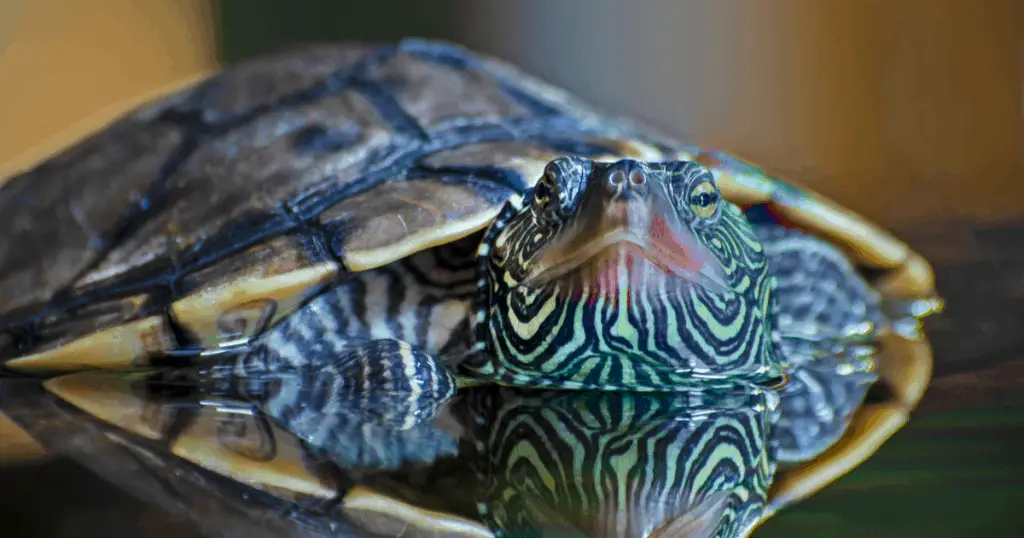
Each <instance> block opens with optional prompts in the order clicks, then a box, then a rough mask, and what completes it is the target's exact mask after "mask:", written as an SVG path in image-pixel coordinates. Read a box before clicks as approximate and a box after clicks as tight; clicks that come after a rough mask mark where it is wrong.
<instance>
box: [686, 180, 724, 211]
mask: <svg viewBox="0 0 1024 538" xmlns="http://www.w3.org/2000/svg"><path fill="white" fill-rule="evenodd" d="M718 199H719V194H718V189H717V188H715V185H714V184H713V183H711V182H710V181H702V182H701V183H699V184H698V185H697V186H696V187H694V188H693V190H691V191H690V209H692V210H693V212H694V214H696V215H697V216H698V217H702V218H707V217H710V216H712V215H714V214H715V209H717V208H718Z"/></svg>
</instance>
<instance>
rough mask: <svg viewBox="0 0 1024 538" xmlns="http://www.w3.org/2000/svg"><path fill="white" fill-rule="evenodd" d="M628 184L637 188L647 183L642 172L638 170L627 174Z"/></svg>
mask: <svg viewBox="0 0 1024 538" xmlns="http://www.w3.org/2000/svg"><path fill="white" fill-rule="evenodd" d="M629 182H630V183H632V184H633V185H636V186H638V187H639V186H640V185H643V184H644V183H646V182H647V178H646V177H644V173H643V172H641V171H639V170H633V172H632V173H630V174H629Z"/></svg>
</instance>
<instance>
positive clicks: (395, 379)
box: [236, 339, 457, 469]
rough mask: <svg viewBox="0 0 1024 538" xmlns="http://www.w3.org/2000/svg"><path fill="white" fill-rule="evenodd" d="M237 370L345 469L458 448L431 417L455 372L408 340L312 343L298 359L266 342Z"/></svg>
mask: <svg viewBox="0 0 1024 538" xmlns="http://www.w3.org/2000/svg"><path fill="white" fill-rule="evenodd" d="M236 373H237V374H241V376H242V377H243V379H245V381H246V382H247V385H248V388H247V390H246V392H247V393H248V396H249V397H250V398H252V397H255V398H254V399H256V400H257V401H259V402H261V407H262V408H263V410H264V411H265V412H266V413H267V414H268V415H269V416H271V417H272V418H273V419H274V420H276V421H277V422H278V423H279V424H280V425H281V426H282V427H284V428H285V429H287V430H289V431H291V432H292V433H294V434H295V435H297V436H298V437H300V438H302V439H303V440H305V441H307V442H309V443H310V444H312V445H314V446H316V447H318V448H321V449H323V450H325V451H326V452H327V453H329V454H330V455H331V456H332V457H333V458H334V459H335V460H336V461H337V462H338V463H339V464H341V465H343V466H345V467H349V468H373V469H389V468H394V467H397V466H399V465H401V464H402V463H404V462H409V461H416V462H429V461H432V460H433V459H434V458H435V457H437V456H438V455H440V454H455V452H456V448H457V447H456V440H455V438H454V437H451V436H450V435H448V434H446V433H444V432H441V431H439V430H437V428H436V427H435V426H434V424H433V423H432V419H433V418H434V417H436V416H437V415H438V414H439V412H440V411H441V409H442V407H443V406H444V404H445V403H446V402H447V401H448V400H449V399H450V398H451V397H452V396H453V395H454V394H455V390H456V388H455V378H454V376H453V375H452V373H451V372H450V371H449V370H448V369H446V368H445V367H444V366H442V365H441V363H440V362H439V361H438V360H437V359H435V358H434V357H432V356H431V355H429V354H427V353H424V352H423V351H421V350H419V349H417V348H415V347H413V346H412V345H410V344H409V343H407V342H404V341H401V340H396V339H377V340H360V339H354V340H349V341H348V342H346V344H345V345H344V346H343V347H342V348H341V349H340V350H335V349H333V348H330V347H325V346H314V347H313V348H311V349H308V350H306V351H305V352H304V353H303V354H302V361H300V362H295V361H290V360H288V357H287V356H286V354H283V353H281V350H280V349H275V348H273V347H271V346H265V345H264V346H260V347H259V348H257V349H256V351H255V352H254V353H252V354H250V355H249V356H248V357H246V358H245V359H244V360H243V361H241V362H240V363H239V364H238V366H237V367H236Z"/></svg>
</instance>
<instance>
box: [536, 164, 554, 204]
mask: <svg viewBox="0 0 1024 538" xmlns="http://www.w3.org/2000/svg"><path fill="white" fill-rule="evenodd" d="M555 185H556V181H555V172H554V171H553V170H551V169H550V168H548V169H547V170H545V171H544V175H542V176H541V177H540V179H539V180H538V181H537V186H536V187H534V189H533V204H534V206H536V207H537V209H539V210H545V209H547V208H548V206H549V205H551V202H552V201H557V199H556V200H552V198H557V196H558V190H557V189H556V187H555Z"/></svg>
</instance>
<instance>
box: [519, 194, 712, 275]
mask: <svg viewBox="0 0 1024 538" xmlns="http://www.w3.org/2000/svg"><path fill="white" fill-rule="evenodd" d="M644 191H646V192H643V191H642V192H641V193H635V192H634V193H629V194H630V195H626V196H623V195H621V194H620V193H607V192H605V193H600V192H599V193H596V194H591V196H589V197H588V199H587V200H586V202H585V203H584V204H583V207H581V208H580V211H579V213H577V214H576V215H575V217H574V218H573V219H572V220H571V221H570V222H568V223H566V224H565V225H564V226H563V227H562V228H561V230H559V233H558V234H557V235H556V236H555V237H554V238H553V239H552V241H551V243H550V245H549V246H548V247H547V248H545V249H543V250H541V251H540V252H539V253H537V255H535V256H534V258H533V261H532V263H531V264H530V266H529V270H528V271H527V273H526V278H524V279H523V280H522V281H521V282H520V285H521V286H525V287H527V288H535V287H539V286H543V285H545V284H549V283H552V282H555V281H558V280H560V279H564V278H572V277H579V278H583V279H589V280H591V281H607V278H608V277H609V276H611V275H613V274H615V273H617V272H621V270H622V269H624V270H625V271H626V272H627V273H628V274H629V276H630V278H629V279H627V282H629V283H630V284H631V285H634V286H636V285H645V284H647V283H649V282H650V279H648V278H647V277H648V276H652V275H653V276H656V277H657V278H669V279H671V280H673V281H675V282H676V284H677V285H683V286H691V285H697V286H702V287H704V288H706V289H707V290H708V291H710V292H712V293H715V294H729V293H731V288H730V286H729V285H728V284H727V283H726V282H725V279H724V277H723V274H722V273H723V271H722V269H721V264H720V263H719V262H718V260H717V259H716V258H715V257H714V256H713V255H712V254H711V253H710V252H709V251H708V250H707V249H706V248H704V247H703V246H702V245H701V244H700V242H699V241H698V239H697V237H696V236H695V234H694V233H693V232H692V231H690V229H689V227H688V226H687V225H686V223H685V222H682V219H680V218H679V217H678V216H677V214H676V213H675V211H673V209H672V206H671V205H670V204H669V201H668V200H667V199H665V198H666V196H665V193H664V191H663V190H662V189H658V188H647V189H644ZM638 194H639V195H638ZM616 280H617V279H613V281H616Z"/></svg>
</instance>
